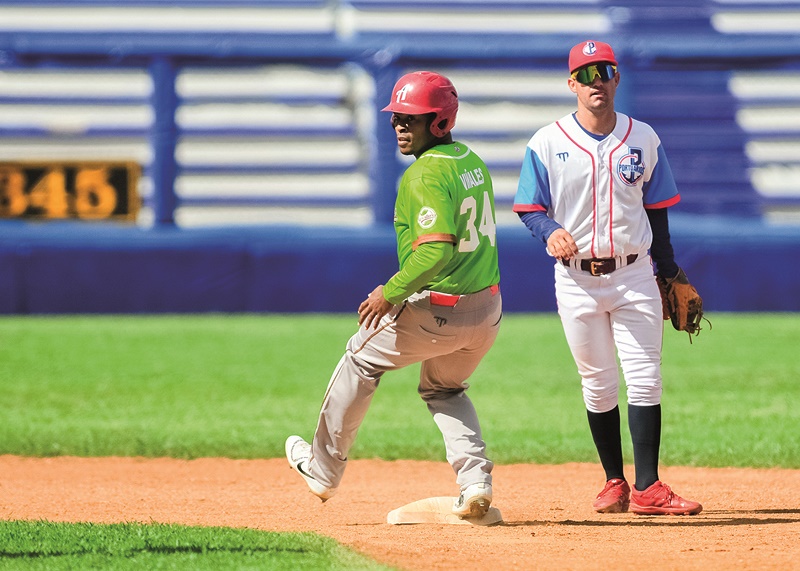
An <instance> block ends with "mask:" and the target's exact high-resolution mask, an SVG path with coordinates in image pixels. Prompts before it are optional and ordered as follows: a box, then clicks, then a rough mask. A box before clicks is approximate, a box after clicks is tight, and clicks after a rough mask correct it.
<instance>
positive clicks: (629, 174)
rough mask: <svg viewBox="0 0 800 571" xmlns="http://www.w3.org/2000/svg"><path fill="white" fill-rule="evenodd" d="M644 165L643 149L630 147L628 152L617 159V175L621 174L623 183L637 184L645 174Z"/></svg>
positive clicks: (628, 184)
mask: <svg viewBox="0 0 800 571" xmlns="http://www.w3.org/2000/svg"><path fill="white" fill-rule="evenodd" d="M644 167H645V165H644V160H643V159H642V149H637V148H634V147H630V148H629V149H628V154H626V155H625V156H623V157H622V158H620V159H619V161H617V176H619V178H620V180H621V181H622V183H623V184H625V185H627V186H635V185H636V183H637V182H639V179H640V178H642V175H643V174H644Z"/></svg>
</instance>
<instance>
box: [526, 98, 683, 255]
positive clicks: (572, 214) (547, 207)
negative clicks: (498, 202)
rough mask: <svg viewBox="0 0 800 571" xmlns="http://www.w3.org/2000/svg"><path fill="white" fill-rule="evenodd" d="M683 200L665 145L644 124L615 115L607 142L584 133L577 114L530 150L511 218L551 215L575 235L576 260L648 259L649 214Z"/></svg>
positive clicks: (544, 131)
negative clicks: (636, 256) (527, 214)
mask: <svg viewBox="0 0 800 571" xmlns="http://www.w3.org/2000/svg"><path fill="white" fill-rule="evenodd" d="M679 200H680V194H679V193H678V189H677V187H676V185H675V179H674V178H673V176H672V170H671V169H670V167H669V162H668V161H667V158H666V155H665V154H664V151H663V149H662V147H661V141H660V140H659V138H658V135H656V133H655V131H653V129H652V128H651V127H650V126H649V125H647V124H646V123H642V122H641V121H636V120H634V119H632V118H630V117H628V116H627V115H623V114H622V113H617V125H616V127H615V128H614V131H613V132H612V133H611V134H610V135H608V136H606V137H602V136H598V135H594V134H592V133H589V132H588V131H586V130H584V129H583V127H581V126H580V124H578V121H577V120H576V118H575V116H574V114H570V115H567V116H566V117H563V118H561V119H559V120H558V121H556V122H555V123H551V124H549V125H547V126H545V127H543V128H541V129H540V130H539V131H537V132H536V134H534V136H533V137H532V138H531V140H530V141H529V142H528V146H527V148H526V151H525V160H524V163H523V165H522V170H521V172H520V179H519V186H518V188H517V194H516V197H515V199H514V212H535V211H544V212H547V214H548V216H550V217H551V218H552V219H553V220H555V221H556V222H558V223H559V224H560V225H561V226H562V227H563V228H564V229H565V230H567V231H568V232H569V233H570V234H572V237H573V239H574V240H575V242H576V244H577V245H578V249H579V251H580V253H579V254H578V256H577V257H578V258H611V257H619V256H627V255H630V254H644V253H646V252H647V250H648V249H649V247H650V243H651V242H652V238H653V235H652V232H651V230H650V224H649V222H648V220H647V215H646V213H645V211H644V208H642V206H643V205H644V207H645V208H663V207H667V206H671V205H673V204H675V203H677V202H678V201H679Z"/></svg>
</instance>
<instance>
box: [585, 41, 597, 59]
mask: <svg viewBox="0 0 800 571" xmlns="http://www.w3.org/2000/svg"><path fill="white" fill-rule="evenodd" d="M595 53H597V46H596V45H595V43H594V42H586V45H585V46H583V55H585V56H593V55H594V54H595Z"/></svg>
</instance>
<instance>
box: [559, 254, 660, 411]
mask: <svg viewBox="0 0 800 571" xmlns="http://www.w3.org/2000/svg"><path fill="white" fill-rule="evenodd" d="M555 283H556V300H557V302H558V313H559V315H560V316H561V322H562V324H563V326H564V334H565V336H566V338H567V343H568V344H569V347H570V350H571V351H572V356H573V358H574V359H575V364H576V365H577V367H578V373H579V374H580V376H581V384H582V388H583V400H584V402H585V404H586V408H587V409H588V410H589V411H591V412H597V413H602V412H608V411H609V410H611V409H613V408H614V407H615V406H617V405H618V404H619V402H618V398H619V397H618V394H619V384H620V379H619V368H620V366H621V368H622V374H623V377H624V380H625V384H626V387H627V399H628V403H629V404H632V405H637V406H652V405H657V404H659V403H660V402H661V391H662V388H661V347H662V339H663V331H664V325H663V315H662V306H661V295H660V293H659V290H658V285H657V284H656V281H655V277H654V276H653V269H652V265H651V262H650V256H649V255H640V256H639V258H638V259H637V260H636V261H635V262H634V263H633V264H630V265H627V266H623V267H621V268H619V269H617V270H616V271H614V272H612V273H610V274H605V275H600V276H593V275H591V274H590V273H588V272H585V271H582V270H579V269H575V268H573V267H569V268H567V267H565V266H564V265H562V264H561V263H556V265H555ZM615 347H616V351H615ZM617 358H619V365H618V364H617Z"/></svg>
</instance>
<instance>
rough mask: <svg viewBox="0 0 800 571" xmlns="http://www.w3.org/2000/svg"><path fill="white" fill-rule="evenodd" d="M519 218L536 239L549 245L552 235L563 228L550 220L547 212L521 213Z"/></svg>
mask: <svg viewBox="0 0 800 571" xmlns="http://www.w3.org/2000/svg"><path fill="white" fill-rule="evenodd" d="M519 218H520V220H522V222H523V224H525V226H526V227H527V228H528V230H530V231H531V234H532V235H533V237H534V238H538V239H539V240H541V241H542V242H543V243H545V244H547V239H548V238H550V234H552V233H553V232H555V231H556V230H558V229H559V228H561V225H560V224H559V223H558V222H556V221H555V220H553V219H552V218H550V217H549V216H548V215H547V213H546V212H542V211H539V210H537V211H534V212H520V213H519Z"/></svg>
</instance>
